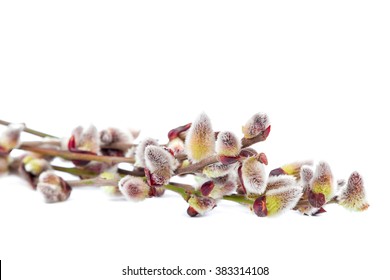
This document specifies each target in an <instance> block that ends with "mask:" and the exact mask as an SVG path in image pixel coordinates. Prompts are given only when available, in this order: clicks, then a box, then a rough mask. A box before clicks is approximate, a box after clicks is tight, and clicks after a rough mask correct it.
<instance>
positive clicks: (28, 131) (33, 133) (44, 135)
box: [0, 120, 58, 138]
mask: <svg viewBox="0 0 390 280" xmlns="http://www.w3.org/2000/svg"><path fill="white" fill-rule="evenodd" d="M0 124H1V125H10V124H11V123H10V122H7V121H4V120H0ZM23 131H24V132H27V133H30V134H32V135H36V136H39V137H49V138H58V137H57V136H53V135H50V134H47V133H44V132H41V131H38V130H35V129H32V128H28V127H25V128H24V129H23Z"/></svg>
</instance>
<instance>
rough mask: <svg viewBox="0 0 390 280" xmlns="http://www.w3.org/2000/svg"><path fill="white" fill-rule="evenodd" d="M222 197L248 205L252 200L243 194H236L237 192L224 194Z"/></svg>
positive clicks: (251, 203)
mask: <svg viewBox="0 0 390 280" xmlns="http://www.w3.org/2000/svg"><path fill="white" fill-rule="evenodd" d="M222 199H224V200H229V201H234V202H237V203H240V204H248V205H253V202H254V201H253V200H252V199H249V198H247V197H245V196H243V195H237V194H232V195H225V196H224V197H223V198H222Z"/></svg>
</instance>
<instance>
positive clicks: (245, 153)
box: [240, 148, 257, 158]
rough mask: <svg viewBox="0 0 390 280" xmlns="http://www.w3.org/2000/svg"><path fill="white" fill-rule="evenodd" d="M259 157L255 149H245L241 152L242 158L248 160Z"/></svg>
mask: <svg viewBox="0 0 390 280" xmlns="http://www.w3.org/2000/svg"><path fill="white" fill-rule="evenodd" d="M255 155H257V152H256V150H255V149H252V148H245V149H242V150H241V151H240V157H243V158H247V157H251V156H255Z"/></svg>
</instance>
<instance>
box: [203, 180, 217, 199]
mask: <svg viewBox="0 0 390 280" xmlns="http://www.w3.org/2000/svg"><path fill="white" fill-rule="evenodd" d="M213 189H214V182H213V181H207V182H206V183H204V184H203V185H202V186H201V187H200V192H201V193H202V195H203V196H208V195H209V194H210V193H211V192H212V190H213Z"/></svg>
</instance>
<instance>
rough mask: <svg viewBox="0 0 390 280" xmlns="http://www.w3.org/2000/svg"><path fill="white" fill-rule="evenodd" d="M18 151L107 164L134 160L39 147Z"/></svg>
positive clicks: (21, 147)
mask: <svg viewBox="0 0 390 280" xmlns="http://www.w3.org/2000/svg"><path fill="white" fill-rule="evenodd" d="M18 149H20V150H24V151H29V152H33V153H37V154H41V155H47V156H54V157H60V158H63V159H67V160H85V161H99V162H105V163H108V164H116V163H122V162H127V163H134V162H135V160H134V158H130V157H109V156H98V155H90V154H81V153H73V152H69V151H63V150H53V149H46V148H40V147H34V146H28V145H21V146H19V147H18Z"/></svg>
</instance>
